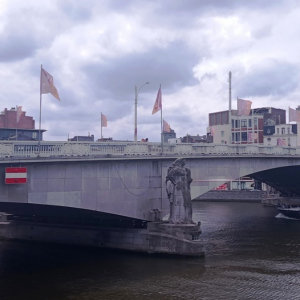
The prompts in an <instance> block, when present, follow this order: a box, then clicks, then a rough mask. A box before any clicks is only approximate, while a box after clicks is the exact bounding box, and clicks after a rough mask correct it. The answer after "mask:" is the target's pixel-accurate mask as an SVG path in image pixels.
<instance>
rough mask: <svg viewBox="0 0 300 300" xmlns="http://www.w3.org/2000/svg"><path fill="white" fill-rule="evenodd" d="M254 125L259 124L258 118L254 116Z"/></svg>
mask: <svg viewBox="0 0 300 300" xmlns="http://www.w3.org/2000/svg"><path fill="white" fill-rule="evenodd" d="M254 126H257V118H254Z"/></svg>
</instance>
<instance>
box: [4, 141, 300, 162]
mask: <svg viewBox="0 0 300 300" xmlns="http://www.w3.org/2000/svg"><path fill="white" fill-rule="evenodd" d="M148 155H152V156H162V155H163V156H169V155H174V156H185V155H187V156H191V155H192V156H193V155H195V156H203V155H218V156H224V155H243V156H249V155H280V156H289V155H292V156H300V147H299V148H298V147H297V148H295V147H294V148H293V147H282V146H276V147H272V146H263V145H251V144H250V145H224V144H222V145H215V144H197V143H194V144H164V145H163V147H162V145H161V143H150V142H148V143H144V142H137V143H135V142H92V143H91V142H69V141H68V142H61V141H52V142H51V141H49V142H44V141H43V142H41V143H40V144H39V143H38V142H28V141H0V159H6V158H38V157H43V158H55V157H86V156H89V157H110V156H113V157H118V156H120V157H124V156H148Z"/></svg>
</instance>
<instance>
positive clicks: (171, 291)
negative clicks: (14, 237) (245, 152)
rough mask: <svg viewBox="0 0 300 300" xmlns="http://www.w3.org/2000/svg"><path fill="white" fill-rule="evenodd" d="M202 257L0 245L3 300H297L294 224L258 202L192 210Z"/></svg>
mask: <svg viewBox="0 0 300 300" xmlns="http://www.w3.org/2000/svg"><path fill="white" fill-rule="evenodd" d="M193 205H194V220H195V221H201V223H202V229H203V233H202V236H201V238H202V241H203V242H204V244H205V251H206V256H205V258H189V259H186V258H175V257H171V256H163V257H158V256H151V255H150V256H149V255H141V254H132V253H124V252H114V251H108V250H106V251H103V250H100V249H90V248H80V247H70V246H61V245H47V244H39V243H36V244H32V243H24V242H6V241H1V242H0V295H1V298H0V299H1V300H5V299H25V298H26V299H44V300H47V299H56V300H59V299H158V300H160V299H282V298H285V299H298V298H297V297H299V296H298V295H299V294H300V255H299V254H300V234H299V230H300V222H299V221H295V220H287V219H283V218H276V215H277V213H276V211H275V210H274V209H273V208H265V207H262V206H261V205H260V204H258V203H199V202H197V203H194V204H193Z"/></svg>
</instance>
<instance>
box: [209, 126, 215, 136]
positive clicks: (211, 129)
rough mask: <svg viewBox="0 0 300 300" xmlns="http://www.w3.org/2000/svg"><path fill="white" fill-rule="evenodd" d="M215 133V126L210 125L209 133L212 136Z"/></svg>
mask: <svg viewBox="0 0 300 300" xmlns="http://www.w3.org/2000/svg"><path fill="white" fill-rule="evenodd" d="M214 134H215V128H214V127H213V126H210V135H211V136H214Z"/></svg>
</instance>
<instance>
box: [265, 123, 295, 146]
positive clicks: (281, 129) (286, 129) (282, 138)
mask: <svg viewBox="0 0 300 300" xmlns="http://www.w3.org/2000/svg"><path fill="white" fill-rule="evenodd" d="M297 132H298V130H297V124H280V125H274V126H264V144H265V145H267V146H286V147H297V145H298V143H297Z"/></svg>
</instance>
